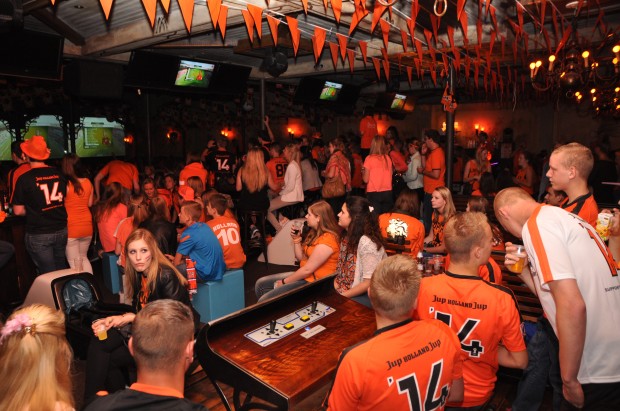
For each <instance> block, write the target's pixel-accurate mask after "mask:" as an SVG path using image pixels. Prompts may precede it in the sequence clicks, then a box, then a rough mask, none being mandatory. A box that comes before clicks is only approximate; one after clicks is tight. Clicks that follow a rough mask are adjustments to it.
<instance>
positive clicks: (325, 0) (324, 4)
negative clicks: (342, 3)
mask: <svg viewBox="0 0 620 411" xmlns="http://www.w3.org/2000/svg"><path fill="white" fill-rule="evenodd" d="M323 7H324V8H325V11H327V0H323Z"/></svg>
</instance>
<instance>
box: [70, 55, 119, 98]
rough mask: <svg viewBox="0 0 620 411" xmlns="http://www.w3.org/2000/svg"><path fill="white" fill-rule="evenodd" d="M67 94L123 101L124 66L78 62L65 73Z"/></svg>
mask: <svg viewBox="0 0 620 411" xmlns="http://www.w3.org/2000/svg"><path fill="white" fill-rule="evenodd" d="M63 81H64V89H65V92H66V93H67V94H69V95H71V96H74V97H84V98H101V99H116V100H118V99H121V98H122V97H123V66H122V65H120V64H115V63H102V62H98V61H85V60H76V61H73V62H72V63H70V64H68V65H66V66H65V68H64V71H63Z"/></svg>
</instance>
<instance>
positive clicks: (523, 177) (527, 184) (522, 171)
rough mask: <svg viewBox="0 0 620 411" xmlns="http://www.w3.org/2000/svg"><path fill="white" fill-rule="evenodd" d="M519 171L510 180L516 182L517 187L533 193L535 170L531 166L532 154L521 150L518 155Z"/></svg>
mask: <svg viewBox="0 0 620 411" xmlns="http://www.w3.org/2000/svg"><path fill="white" fill-rule="evenodd" d="M518 162H519V171H517V175H516V176H515V177H513V179H512V181H513V182H514V183H515V184H518V185H519V187H521V188H522V189H524V190H525V191H527V192H528V194H530V195H533V194H534V183H535V181H534V180H535V179H536V172H535V171H534V167H532V165H531V162H532V155H531V154H530V153H527V152H525V151H524V152H522V153H521V154H519V157H518Z"/></svg>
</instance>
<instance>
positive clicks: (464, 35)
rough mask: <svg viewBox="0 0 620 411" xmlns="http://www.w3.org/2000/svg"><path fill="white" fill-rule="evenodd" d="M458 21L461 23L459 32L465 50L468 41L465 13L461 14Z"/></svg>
mask: <svg viewBox="0 0 620 411" xmlns="http://www.w3.org/2000/svg"><path fill="white" fill-rule="evenodd" d="M459 21H460V23H461V30H462V31H463V45H464V46H465V48H467V46H468V45H469V41H468V40H467V13H461V18H460V19H459Z"/></svg>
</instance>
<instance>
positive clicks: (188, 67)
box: [174, 59, 215, 89]
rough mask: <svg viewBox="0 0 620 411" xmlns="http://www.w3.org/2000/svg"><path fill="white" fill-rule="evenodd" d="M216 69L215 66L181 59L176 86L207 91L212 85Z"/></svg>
mask: <svg viewBox="0 0 620 411" xmlns="http://www.w3.org/2000/svg"><path fill="white" fill-rule="evenodd" d="M214 69H215V64H211V63H204V62H201V61H192V60H183V59H181V60H180V61H179V68H178V70H177V75H176V79H175V81H174V85H175V86H179V87H198V88H202V89H206V88H208V87H209V85H210V84H211V77H213V70H214Z"/></svg>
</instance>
